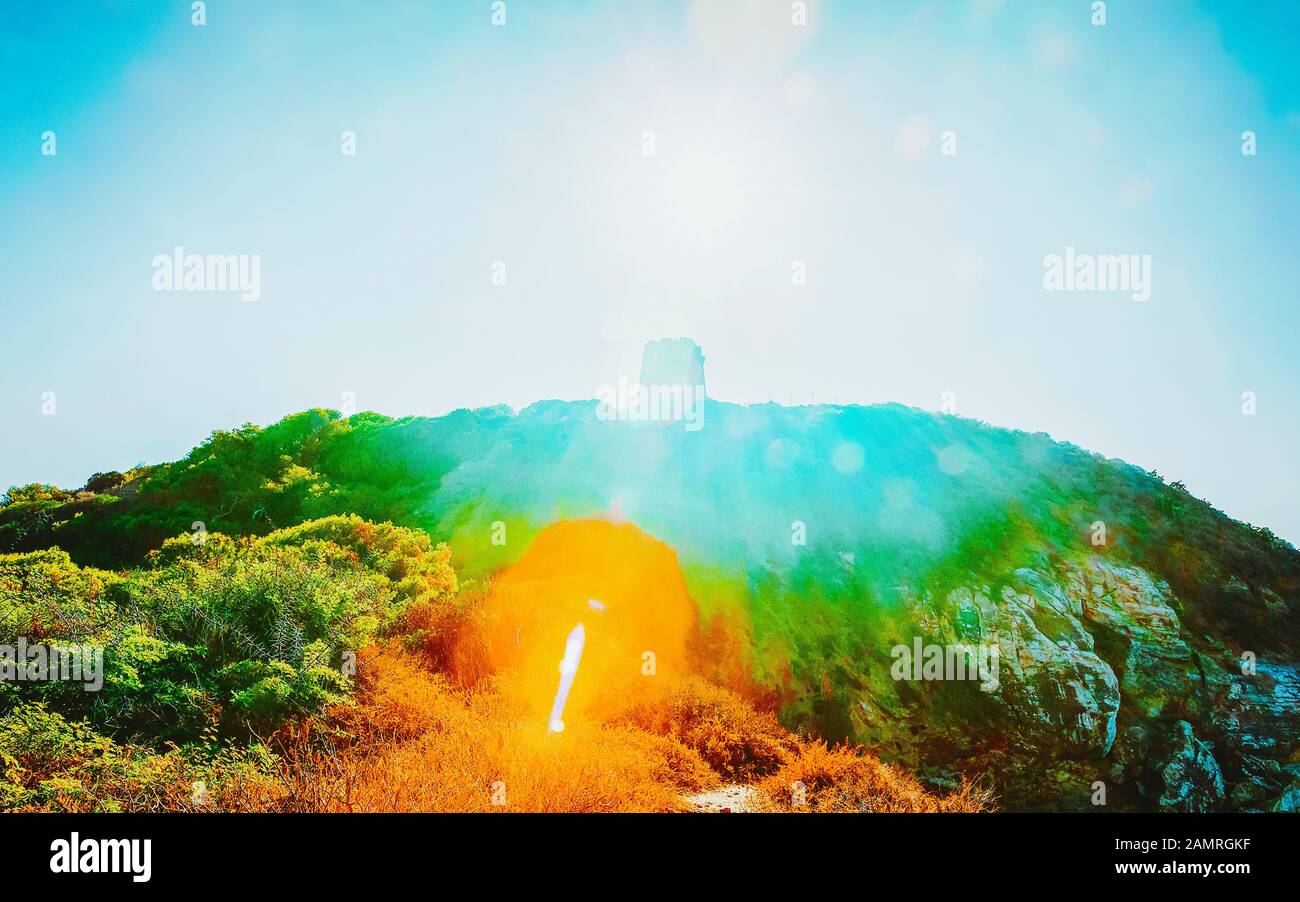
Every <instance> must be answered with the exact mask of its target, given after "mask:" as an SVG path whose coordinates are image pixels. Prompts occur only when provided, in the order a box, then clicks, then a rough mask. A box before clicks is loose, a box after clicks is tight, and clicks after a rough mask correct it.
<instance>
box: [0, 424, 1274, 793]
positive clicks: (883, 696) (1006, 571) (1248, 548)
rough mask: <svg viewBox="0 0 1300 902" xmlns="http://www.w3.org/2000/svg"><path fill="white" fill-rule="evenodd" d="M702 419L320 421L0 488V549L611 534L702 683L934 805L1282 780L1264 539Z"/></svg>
mask: <svg viewBox="0 0 1300 902" xmlns="http://www.w3.org/2000/svg"><path fill="white" fill-rule="evenodd" d="M704 414H705V416H704V423H705V428H703V429H700V430H699V431H695V432H692V431H688V430H685V429H683V428H682V424H680V423H668V424H664V423H627V422H609V421H606V420H602V419H601V418H599V417H598V416H597V405H596V402H594V401H593V402H573V403H568V402H560V401H547V402H540V403H538V404H534V405H532V406H530V407H528V408H527V409H525V410H523V411H521V412H519V413H518V414H512V413H511V412H510V411H508V410H506V409H503V408H490V409H482V410H475V411H468V410H461V411H456V412H454V413H452V414H449V415H447V416H445V417H440V418H433V419H426V418H404V419H400V420H392V419H389V418H386V417H382V416H378V415H375V414H358V415H355V416H353V417H350V418H349V419H347V420H344V419H341V418H340V417H339V416H338V415H337V414H335V413H333V412H329V411H321V410H316V411H309V412H306V413H302V414H297V415H294V416H291V417H288V418H286V419H284V420H282V421H280V422H279V423H276V424H274V425H272V426H270V427H268V428H266V429H258V428H256V427H252V426H246V427H244V428H242V429H240V430H236V431H234V432H216V433H214V434H213V435H212V437H211V438H210V439H209V440H208V441H207V442H205V443H204V444H203V445H201V446H199V447H198V448H196V449H194V451H192V452H191V453H190V454H189V455H187V456H186V457H185V458H184V459H182V460H180V461H177V462H175V463H172V464H163V465H160V466H156V467H147V468H142V469H140V470H137V471H132V472H131V473H127V474H112V473H110V474H96V476H95V477H93V478H92V479H91V480H90V481H89V482H88V484H87V486H86V487H85V490H83V491H80V492H64V491H60V490H57V489H52V488H50V487H27V488H25V489H21V490H14V491H11V493H10V496H9V500H8V503H7V504H6V505H5V506H4V507H3V508H2V509H0V551H18V550H26V549H35V548H44V547H49V546H52V545H57V546H59V547H61V548H63V549H65V550H67V551H68V552H69V553H70V554H71V555H72V557H73V559H74V560H76V561H77V562H78V563H82V564H93V565H96V566H103V567H121V566H125V565H128V564H131V563H133V562H138V561H140V560H141V559H143V557H144V556H145V555H146V554H147V553H148V552H149V551H150V550H151V549H154V548H157V547H159V546H160V545H161V544H162V542H163V541H164V540H165V539H167V538H169V537H172V536H175V535H177V534H178V533H183V532H188V531H190V530H191V529H192V528H193V524H194V523H196V522H201V523H203V524H204V527H205V528H206V529H208V530H214V531H215V530H220V531H222V532H225V533H229V534H265V533H268V532H270V531H272V530H273V529H276V528H282V527H286V526H292V525H294V524H297V523H299V522H302V521H304V520H308V519H312V518H316V517H322V516H327V515H331V514H336V513H356V514H359V515H360V516H362V517H364V518H366V519H369V520H375V521H383V520H391V521H393V522H394V523H396V524H399V525H402V526H408V527H414V528H419V529H423V530H425V531H426V532H428V533H429V534H430V536H431V537H432V538H433V539H434V540H435V541H446V542H448V543H449V544H450V545H451V547H452V549H453V554H454V557H455V560H456V561H457V563H458V570H459V571H460V572H461V573H462V574H463V575H465V576H468V577H470V578H471V579H476V578H481V577H486V576H489V575H490V574H492V573H494V572H496V571H497V570H498V569H499V568H501V567H502V566H505V565H508V564H511V563H514V562H515V561H518V560H519V559H520V557H521V556H522V555H523V554H524V553H525V551H526V550H527V549H528V548H529V546H530V543H531V540H532V539H533V537H534V536H535V535H537V533H538V532H539V531H540V530H542V529H544V528H545V527H547V526H548V525H550V524H552V523H555V522H557V521H561V520H569V519H577V518H592V517H599V518H606V519H614V520H623V519H626V520H628V521H630V522H632V523H634V524H636V525H637V526H639V527H640V528H641V529H643V530H645V531H646V532H648V533H649V534H650V535H652V536H654V537H655V538H657V539H659V540H662V541H663V542H665V543H667V544H668V545H669V546H670V547H671V548H672V549H673V550H674V551H675V552H676V554H677V557H678V559H679V561H680V565H681V571H682V574H683V577H684V579H685V582H686V585H687V589H688V591H689V594H690V597H691V599H692V600H693V602H694V604H695V605H696V608H697V614H698V624H697V635H696V637H695V639H694V640H693V641H694V651H693V654H694V656H695V660H696V661H697V662H698V664H699V666H700V667H701V668H703V669H705V670H706V672H707V675H708V676H709V677H710V678H711V679H713V680H714V681H716V682H719V683H722V684H724V685H727V686H730V687H731V688H733V689H736V690H737V691H740V692H742V693H743V694H746V695H748V696H750V697H751V698H753V699H755V700H758V701H760V702H767V703H771V704H773V705H775V706H776V707H777V708H778V709H779V711H780V712H781V716H782V719H783V721H784V722H785V723H786V724H787V725H788V726H791V727H806V728H808V729H809V730H811V731H813V732H815V733H816V735H819V736H821V737H824V738H826V739H829V740H837V739H841V738H849V739H852V740H855V741H858V742H864V743H868V744H870V745H871V746H872V747H873V748H875V749H876V750H877V751H878V752H879V753H880V755H881V756H882V757H883V758H885V759H886V760H894V761H900V762H903V763H905V764H907V765H908V766H909V767H912V768H915V769H917V770H919V771H920V772H921V773H922V774H923V775H926V776H927V777H928V778H929V779H931V780H932V781H933V782H934V783H935V784H936V785H940V786H942V785H947V784H949V783H955V781H956V779H957V774H958V772H961V771H965V772H971V773H980V772H988V773H990V774H991V775H992V776H993V777H994V778H995V779H996V780H997V781H998V783H999V789H1000V791H1001V793H1002V795H1003V798H1004V802H1005V807H1010V808H1016V807H1022V806H1025V807H1053V806H1055V807H1065V808H1088V807H1091V805H1092V804H1093V802H1094V799H1095V795H1096V789H1095V784H1096V783H1097V781H1101V782H1102V783H1104V784H1105V786H1106V789H1107V792H1108V799H1107V804H1109V805H1111V806H1113V807H1141V808H1152V807H1167V808H1177V809H1191V810H1208V809H1215V808H1239V809H1257V808H1264V807H1268V806H1270V805H1272V804H1273V803H1274V800H1275V799H1277V798H1279V797H1280V796H1282V795H1283V793H1284V791H1285V790H1286V789H1287V787H1288V786H1289V785H1290V784H1291V783H1292V782H1293V781H1294V780H1295V779H1296V776H1297V772H1298V770H1300V769H1298V768H1297V764H1296V762H1295V761H1294V760H1293V757H1294V753H1295V750H1296V746H1297V743H1298V741H1300V736H1298V735H1297V731H1298V730H1300V714H1298V713H1297V699H1298V698H1300V678H1298V677H1297V670H1296V667H1297V663H1298V662H1300V626H1298V622H1297V615H1298V614H1300V554H1297V552H1296V550H1295V549H1294V548H1292V547H1291V546H1290V545H1288V544H1286V543H1285V542H1282V541H1281V540H1279V539H1277V538H1276V537H1274V536H1273V535H1272V534H1271V533H1269V532H1268V531H1267V530H1259V529H1254V528H1251V527H1249V526H1246V525H1243V524H1240V523H1237V522H1234V521H1232V520H1231V519H1229V518H1227V517H1226V516H1224V515H1223V514H1222V513H1220V512H1219V511H1216V510H1215V509H1213V508H1212V507H1210V506H1209V505H1207V504H1206V503H1204V502H1202V501H1200V500H1197V499H1195V498H1193V497H1191V496H1190V495H1189V494H1188V493H1187V492H1186V491H1185V490H1183V488H1182V487H1181V486H1179V485H1176V484H1175V485H1166V484H1165V483H1164V482H1163V481H1162V480H1160V479H1159V477H1158V476H1156V475H1154V474H1150V473H1146V472H1144V471H1142V470H1140V469H1138V468H1135V467H1133V466H1130V465H1127V464H1124V463H1122V462H1118V461H1111V460H1106V459H1103V458H1101V457H1098V456H1096V455H1093V454H1089V453H1087V452H1085V451H1082V450H1080V449H1078V448H1076V447H1073V446H1070V445H1068V444H1061V443H1057V442H1054V441H1052V440H1051V439H1050V438H1049V437H1047V436H1045V435H1041V434H1040V435H1028V434H1024V433H1018V432H1010V431H1006V430H999V429H994V428H990V427H987V426H983V425H981V424H978V423H975V422H972V421H967V420H961V419H957V418H953V417H947V416H937V415H932V414H928V413H924V412H921V411H917V410H913V409H908V408H904V407H900V406H896V405H885V406H876V407H857V406H852V407H841V406H828V405H822V406H808V407H793V408H791V407H781V406H776V405H770V404H769V405H758V406H749V407H744V406H738V405H732V404H726V403H720V402H715V401H711V400H710V401H707V402H706V406H705V410H704ZM917 643H919V645H918V644H917ZM958 645H963V646H970V647H971V648H973V649H982V650H983V651H984V653H985V655H986V659H987V656H988V655H990V654H996V656H997V657H996V660H997V672H996V679H995V680H984V681H983V682H985V683H986V684H996V685H993V686H991V687H990V688H989V689H982V688H981V685H980V681H979V680H971V679H965V680H962V679H953V678H952V674H951V672H950V671H951V668H949V669H948V670H943V669H942V668H940V669H938V670H936V671H935V672H934V673H933V674H929V676H930V677H931V678H922V679H914V678H913V677H915V676H922V677H925V676H926V674H924V673H923V672H922V670H921V669H920V668H919V667H918V668H917V669H916V670H915V671H914V670H912V669H911V668H906V667H905V668H903V669H902V671H901V672H900V670H899V669H898V668H896V667H895V665H896V664H897V663H898V660H899V652H898V649H899V647H900V646H901V647H903V648H906V649H909V650H910V649H913V648H918V647H919V648H921V649H926V648H928V647H930V646H941V647H944V648H947V647H949V646H958ZM994 650H995V651H994ZM1243 659H1244V663H1243ZM900 675H901V676H902V677H903V678H897V677H899V676H900ZM944 677H948V678H946V679H945V678H944Z"/></svg>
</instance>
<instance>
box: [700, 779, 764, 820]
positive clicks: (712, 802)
mask: <svg viewBox="0 0 1300 902" xmlns="http://www.w3.org/2000/svg"><path fill="white" fill-rule="evenodd" d="M683 798H684V801H685V802H686V804H687V805H689V806H690V808H691V811H695V812H700V813H704V814H724V813H727V812H733V813H739V812H746V811H761V810H762V808H761V806H760V804H759V796H758V790H757V789H755V788H754V787H752V786H741V785H739V784H736V785H732V786H723V787H721V788H720V789H715V790H713V791H712V792H702V793H700V794H699V795H696V796H684V797H683Z"/></svg>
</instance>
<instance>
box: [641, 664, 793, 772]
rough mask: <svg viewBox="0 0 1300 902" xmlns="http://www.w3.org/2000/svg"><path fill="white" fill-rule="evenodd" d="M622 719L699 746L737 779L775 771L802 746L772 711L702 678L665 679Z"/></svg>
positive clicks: (711, 761) (712, 763)
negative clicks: (752, 704)
mask: <svg viewBox="0 0 1300 902" xmlns="http://www.w3.org/2000/svg"><path fill="white" fill-rule="evenodd" d="M619 720H621V721H623V722H626V723H629V724H632V725H633V726H636V727H638V728H639V729H642V730H644V731H646V732H648V733H654V734H656V735H659V736H666V737H669V738H672V739H674V740H676V741H678V742H680V743H681V744H682V745H684V746H686V747H687V748H690V749H693V750H695V751H696V752H697V753H699V755H700V757H701V758H703V759H704V761H705V762H706V763H707V764H708V765H709V766H710V767H712V768H713V769H714V770H715V771H717V772H718V774H720V775H721V776H722V777H724V778H726V779H728V780H732V781H740V782H749V781H751V780H753V779H755V778H757V777H761V776H764V775H766V774H770V773H773V772H775V771H777V770H778V769H779V768H781V767H782V766H783V765H784V764H785V763H786V762H787V761H789V760H790V759H791V758H792V757H793V756H794V755H795V753H796V752H797V751H798V749H799V742H798V740H797V739H796V738H795V736H794V735H793V734H792V733H790V731H788V730H786V729H785V728H784V727H782V726H781V725H780V724H779V723H778V722H777V720H776V718H775V717H773V716H772V715H771V714H767V713H764V712H761V711H756V710H754V708H753V707H751V706H750V705H749V703H748V702H746V701H745V700H744V699H742V698H741V697H740V696H739V695H737V694H736V693H734V692H731V691H730V690H727V689H723V688H721V687H718V686H714V685H712V684H710V683H706V682H705V681H704V680H701V679H699V678H697V677H689V678H686V679H666V680H664V681H662V682H661V683H660V684H659V685H658V687H657V689H656V691H655V692H654V693H653V694H652V695H651V696H650V697H649V698H647V699H644V700H639V701H637V702H636V703H634V704H633V705H632V706H631V707H629V708H628V709H627V710H626V711H625V712H624V713H623V714H622V715H621V716H620V717H619Z"/></svg>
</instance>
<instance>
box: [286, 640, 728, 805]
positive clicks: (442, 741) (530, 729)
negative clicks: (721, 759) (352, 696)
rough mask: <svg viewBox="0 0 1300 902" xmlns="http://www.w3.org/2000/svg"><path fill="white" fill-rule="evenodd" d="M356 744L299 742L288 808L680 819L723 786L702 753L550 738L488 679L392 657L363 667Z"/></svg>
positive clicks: (638, 740)
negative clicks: (475, 681)
mask: <svg viewBox="0 0 1300 902" xmlns="http://www.w3.org/2000/svg"><path fill="white" fill-rule="evenodd" d="M358 675H359V676H360V677H361V691H360V697H359V704H357V705H356V706H349V707H341V708H339V709H337V710H336V711H334V712H332V714H333V716H332V718H331V719H332V720H333V722H334V724H335V725H336V726H337V727H338V728H339V729H341V731H342V733H343V734H344V735H345V736H347V737H349V738H348V739H347V740H346V744H344V743H340V742H336V741H334V740H333V739H332V738H331V737H330V736H329V735H328V733H322V732H321V730H320V727H319V726H318V727H317V728H316V735H315V736H314V737H309V736H305V735H301V734H300V735H298V736H297V737H295V741H296V743H297V745H296V747H295V748H294V749H292V750H291V751H290V753H289V754H288V756H287V757H288V760H289V761H290V766H289V767H288V768H287V769H286V774H285V781H286V784H287V785H289V786H290V787H292V791H291V792H290V794H289V799H287V800H286V801H285V802H284V803H283V804H282V805H281V806H280V807H282V808H289V809H294V810H315V811H444V812H467V811H484V812H488V811H571V812H601V811H605V812H614V811H678V810H682V809H683V807H684V806H683V803H682V800H681V797H682V794H683V793H688V792H698V791H700V790H703V789H707V788H710V787H711V786H714V785H716V784H717V775H716V774H714V773H713V772H712V771H711V770H710V769H709V767H708V766H707V765H706V764H705V763H704V762H703V761H702V760H701V759H700V757H699V755H697V754H696V753H695V752H693V751H691V750H690V749H688V748H686V747H685V746H683V745H681V744H680V743H678V742H675V741H674V740H672V739H669V738H665V737H661V736H653V735H648V734H646V733H644V732H640V731H638V730H635V729H633V728H630V727H628V726H624V725H578V726H575V727H573V728H572V729H571V730H567V731H566V732H564V733H561V734H554V733H548V732H546V730H545V726H544V724H542V723H540V722H538V719H537V718H536V717H534V716H531V715H530V713H529V711H528V709H527V706H526V705H524V704H523V703H522V702H519V701H516V700H514V699H513V698H512V697H511V696H510V694H509V692H508V691H503V687H502V686H501V684H500V683H498V682H496V681H494V680H491V679H488V680H484V681H482V682H481V683H480V685H479V686H478V687H477V688H475V689H474V690H472V691H465V690H460V689H456V688H454V687H452V686H451V685H450V684H449V683H448V682H447V681H446V680H445V679H444V678H442V677H441V676H438V675H436V674H431V673H428V672H426V671H424V670H423V669H422V667H421V665H420V663H419V662H418V660H417V659H415V658H413V657H411V656H409V655H406V654H403V653H401V652H397V651H393V650H386V651H384V652H380V653H378V654H374V655H371V656H370V657H368V658H364V659H363V662H362V666H361V668H360V669H359V674H358Z"/></svg>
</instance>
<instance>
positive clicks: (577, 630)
mask: <svg viewBox="0 0 1300 902" xmlns="http://www.w3.org/2000/svg"><path fill="white" fill-rule="evenodd" d="M586 641H587V632H586V630H584V629H583V628H582V624H581V623H579V624H578V625H577V626H575V627H574V628H573V632H571V633H569V638H568V639H566V640H565V641H564V657H563V658H561V659H560V686H559V688H558V689H556V690H555V702H554V704H552V705H551V732H552V733H563V732H564V703H565V702H566V701H568V698H569V688H570V687H571V686H573V678H574V677H575V676H577V675H578V665H579V664H580V663H582V646H583V644H584V643H585V642H586Z"/></svg>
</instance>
